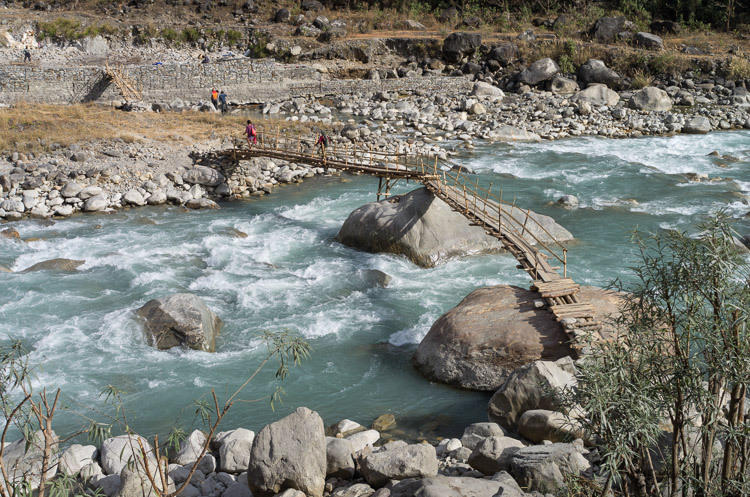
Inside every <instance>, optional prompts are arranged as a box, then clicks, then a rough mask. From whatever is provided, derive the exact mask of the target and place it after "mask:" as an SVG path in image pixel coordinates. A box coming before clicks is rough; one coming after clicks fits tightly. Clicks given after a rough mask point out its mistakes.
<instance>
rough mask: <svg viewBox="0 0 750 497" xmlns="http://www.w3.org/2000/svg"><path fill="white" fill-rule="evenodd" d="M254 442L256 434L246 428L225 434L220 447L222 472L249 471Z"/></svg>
mask: <svg viewBox="0 0 750 497" xmlns="http://www.w3.org/2000/svg"><path fill="white" fill-rule="evenodd" d="M217 438H219V437H218V436H217ZM253 440H255V433H254V432H252V431H250V430H246V429H244V428H237V429H236V430H232V431H229V432H226V433H224V434H223V436H222V437H221V438H220V442H221V446H220V447H219V460H220V461H221V462H220V464H221V466H220V467H221V470H222V471H225V472H227V473H242V472H243V471H247V466H248V464H250V450H251V449H252V448H253Z"/></svg>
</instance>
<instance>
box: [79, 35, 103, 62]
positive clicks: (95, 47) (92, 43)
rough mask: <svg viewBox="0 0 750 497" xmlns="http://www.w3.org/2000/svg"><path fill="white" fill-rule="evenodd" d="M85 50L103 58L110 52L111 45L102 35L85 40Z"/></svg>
mask: <svg viewBox="0 0 750 497" xmlns="http://www.w3.org/2000/svg"><path fill="white" fill-rule="evenodd" d="M83 49H84V50H85V51H86V52H87V53H88V54H90V55H94V56H99V57H101V56H105V55H106V54H107V52H108V51H109V43H107V40H106V39H104V38H103V37H102V36H101V35H96V36H94V37H90V38H85V39H84V40H83Z"/></svg>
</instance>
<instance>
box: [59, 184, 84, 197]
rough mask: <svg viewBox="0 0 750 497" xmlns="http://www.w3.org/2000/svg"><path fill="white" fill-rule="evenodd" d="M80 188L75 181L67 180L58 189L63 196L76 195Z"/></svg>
mask: <svg viewBox="0 0 750 497" xmlns="http://www.w3.org/2000/svg"><path fill="white" fill-rule="evenodd" d="M82 190H83V188H81V185H79V184H78V183H76V182H75V181H69V182H68V183H65V186H63V187H62V190H60V195H62V196H63V197H65V198H70V197H77V196H78V194H79V193H81V191H82Z"/></svg>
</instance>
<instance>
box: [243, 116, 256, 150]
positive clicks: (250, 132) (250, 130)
mask: <svg viewBox="0 0 750 497" xmlns="http://www.w3.org/2000/svg"><path fill="white" fill-rule="evenodd" d="M245 134H246V135H247V144H248V146H250V147H252V146H253V145H255V144H257V143H258V132H257V131H255V126H253V123H251V122H250V120H248V121H247V126H245Z"/></svg>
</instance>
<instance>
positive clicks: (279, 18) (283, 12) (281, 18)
mask: <svg viewBox="0 0 750 497" xmlns="http://www.w3.org/2000/svg"><path fill="white" fill-rule="evenodd" d="M289 17H290V14H289V10H288V9H279V10H277V11H276V14H274V16H273V22H287V21H289Z"/></svg>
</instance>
